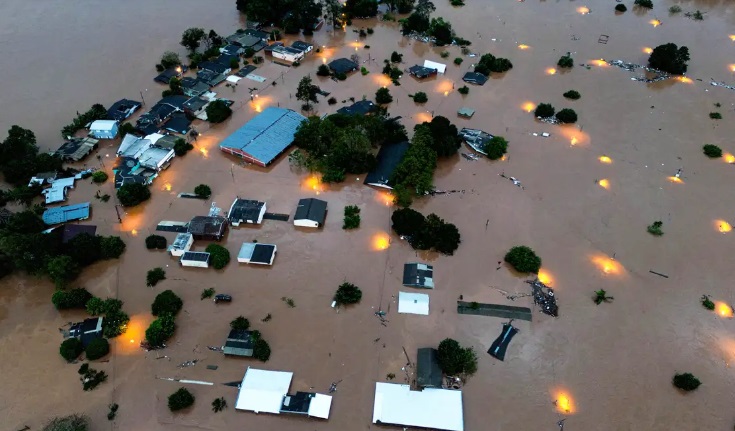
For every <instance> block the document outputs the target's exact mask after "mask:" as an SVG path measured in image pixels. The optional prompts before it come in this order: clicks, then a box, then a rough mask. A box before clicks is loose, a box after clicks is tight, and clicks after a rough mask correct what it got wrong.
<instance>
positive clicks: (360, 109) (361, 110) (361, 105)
mask: <svg viewBox="0 0 735 431" xmlns="http://www.w3.org/2000/svg"><path fill="white" fill-rule="evenodd" d="M377 108H378V106H377V105H376V104H375V103H373V102H372V101H371V100H360V101H358V102H355V103H353V104H352V105H350V106H343V107H342V108H339V109H338V110H337V113H338V114H344V115H367V114H369V113H371V112H373V111H375V110H376V109H377Z"/></svg>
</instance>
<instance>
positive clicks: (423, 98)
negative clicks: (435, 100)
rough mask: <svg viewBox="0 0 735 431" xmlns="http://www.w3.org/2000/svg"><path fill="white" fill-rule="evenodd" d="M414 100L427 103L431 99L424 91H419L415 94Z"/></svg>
mask: <svg viewBox="0 0 735 431" xmlns="http://www.w3.org/2000/svg"><path fill="white" fill-rule="evenodd" d="M413 101H414V102H416V103H426V102H428V101H429V96H427V95H426V93H424V92H423V91H418V92H416V93H414V94H413Z"/></svg>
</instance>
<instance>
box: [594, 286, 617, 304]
mask: <svg viewBox="0 0 735 431" xmlns="http://www.w3.org/2000/svg"><path fill="white" fill-rule="evenodd" d="M613 299H615V298H613V297H612V296H607V292H606V291H605V289H600V290H595V297H594V299H593V301H595V304H597V305H600V304H602V303H603V302H612V301H613Z"/></svg>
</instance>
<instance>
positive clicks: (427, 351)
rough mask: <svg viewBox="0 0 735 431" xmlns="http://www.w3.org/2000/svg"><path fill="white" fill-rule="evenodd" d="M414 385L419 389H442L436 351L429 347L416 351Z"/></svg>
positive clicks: (441, 376)
mask: <svg viewBox="0 0 735 431" xmlns="http://www.w3.org/2000/svg"><path fill="white" fill-rule="evenodd" d="M416 384H417V385H418V387H420V388H421V389H424V388H439V389H441V388H442V384H443V375H442V370H441V368H440V367H439V360H438V359H437V350H436V349H433V348H431V347H424V348H421V349H418V353H417V355H416Z"/></svg>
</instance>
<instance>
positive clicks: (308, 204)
mask: <svg viewBox="0 0 735 431" xmlns="http://www.w3.org/2000/svg"><path fill="white" fill-rule="evenodd" d="M326 218H327V202H326V201H323V200H321V199H314V198H308V199H301V200H299V204H298V206H297V207H296V215H294V218H293V224H294V226H301V227H322V226H324V220H326Z"/></svg>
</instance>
